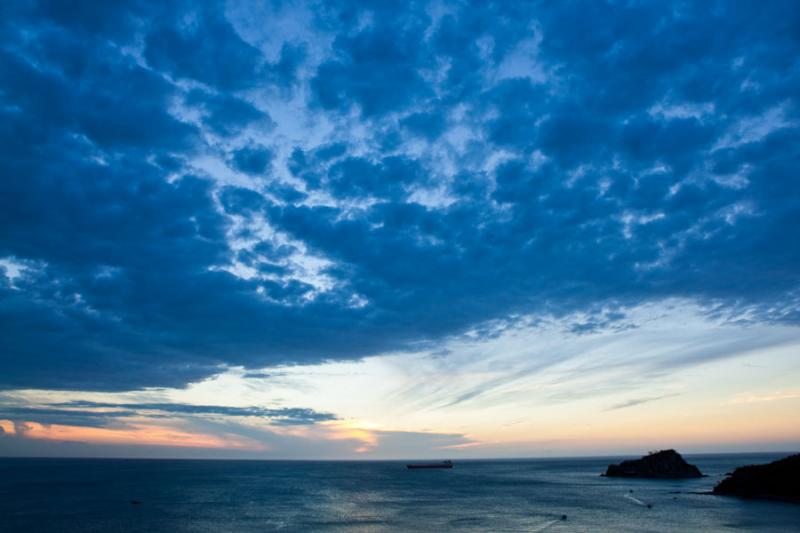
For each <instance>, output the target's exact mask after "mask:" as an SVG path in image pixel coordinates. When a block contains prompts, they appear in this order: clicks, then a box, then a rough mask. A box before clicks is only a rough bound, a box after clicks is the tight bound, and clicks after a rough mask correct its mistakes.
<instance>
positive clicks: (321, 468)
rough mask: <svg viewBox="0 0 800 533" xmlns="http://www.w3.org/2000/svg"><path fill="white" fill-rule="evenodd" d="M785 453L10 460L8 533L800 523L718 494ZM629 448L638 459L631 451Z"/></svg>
mask: <svg viewBox="0 0 800 533" xmlns="http://www.w3.org/2000/svg"><path fill="white" fill-rule="evenodd" d="M783 455H785V454H766V455H764V454H759V455H687V456H685V457H686V459H687V460H689V462H691V463H694V464H696V465H697V466H698V467H700V469H701V470H702V471H703V472H704V473H705V474H707V477H704V478H701V479H693V480H679V481H672V480H660V481H651V480H638V479H619V478H606V477H601V476H600V474H601V473H602V472H603V471H604V470H605V468H606V466H607V465H608V464H609V463H611V462H618V461H620V460H622V459H625V458H623V457H605V458H591V459H585V458H581V459H525V460H522V459H520V460H475V461H467V460H464V461H455V467H454V468H453V469H452V470H408V469H406V467H405V462H402V461H201V460H138V459H0V531H2V532H3V533H5V532H17V531H19V532H24V533H35V532H40V531H41V532H95V531H96V532H103V533H113V532H124V533H128V532H160V531H165V532H169V533H178V532H184V531H186V532H189V531H191V532H214V533H219V532H228V531H230V532H238V531H245V532H250V531H253V532H256V531H258V532H264V531H347V532H367V531H435V532H441V531H481V532H484V531H493V532H494V531H547V532H553V533H555V532H567V531H576V532H578V531H579V532H593V533H596V532H625V531H631V532H654V533H669V532H681V533H683V532H703V531H710V532H717V531H720V532H725V531H737V532H738V531H753V532H759V533H765V532H773V531H774V532H778V531H780V532H785V531H791V532H800V505H796V504H790V503H781V502H770V501H753V500H742V499H738V498H732V497H723V496H713V495H710V494H708V492H709V491H710V490H711V488H712V487H713V486H714V484H716V483H717V482H718V481H719V480H720V479H722V478H723V477H724V475H725V473H726V472H730V471H732V470H733V469H734V468H736V467H737V466H742V465H745V464H755V463H766V462H769V461H772V460H775V459H778V458H780V457H782V456H783ZM626 458H629V457H626Z"/></svg>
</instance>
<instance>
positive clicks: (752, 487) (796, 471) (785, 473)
mask: <svg viewBox="0 0 800 533" xmlns="http://www.w3.org/2000/svg"><path fill="white" fill-rule="evenodd" d="M714 494H722V495H725V496H739V497H740V498H760V499H768V500H781V501H788V502H794V503H800V454H795V455H790V456H789V457H784V458H783V459H779V460H777V461H773V462H771V463H768V464H765V465H749V466H740V467H739V468H737V469H736V470H734V471H733V473H731V474H729V475H728V477H727V478H725V479H723V480H722V481H720V482H719V483H718V484H717V486H716V487H714Z"/></svg>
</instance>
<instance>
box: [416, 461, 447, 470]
mask: <svg viewBox="0 0 800 533" xmlns="http://www.w3.org/2000/svg"><path fill="white" fill-rule="evenodd" d="M406 468H411V469H414V468H453V462H452V461H442V462H441V463H411V464H407V465H406Z"/></svg>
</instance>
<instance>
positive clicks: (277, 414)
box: [0, 400, 337, 427]
mask: <svg viewBox="0 0 800 533" xmlns="http://www.w3.org/2000/svg"><path fill="white" fill-rule="evenodd" d="M206 415H208V416H219V417H223V418H241V417H253V418H263V419H266V420H268V421H269V423H270V424H272V425H275V426H301V425H310V424H316V423H318V422H329V421H333V420H337V417H336V416H335V415H333V414H331V413H321V412H317V411H314V410H313V409H306V408H296V407H280V408H264V407H227V406H220V405H194V404H181V403H107V402H91V401H81V400H74V401H69V402H61V403H52V404H49V405H48V406H46V407H27V406H15V405H6V406H0V419H5V420H14V421H29V422H36V423H39V424H59V425H73V426H82V427H108V426H116V425H120V424H122V423H124V419H126V418H132V417H148V416H155V417H164V416H176V417H193V416H206Z"/></svg>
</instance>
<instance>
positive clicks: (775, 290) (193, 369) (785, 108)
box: [0, 0, 800, 459]
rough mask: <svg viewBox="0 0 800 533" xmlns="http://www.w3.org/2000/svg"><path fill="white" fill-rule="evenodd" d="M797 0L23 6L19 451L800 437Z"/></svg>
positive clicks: (634, 444)
mask: <svg viewBox="0 0 800 533" xmlns="http://www.w3.org/2000/svg"><path fill="white" fill-rule="evenodd" d="M799 95H800V7H798V5H797V3H796V2H791V1H786V2H782V1H774V2H766V3H765V2H756V1H752V2H750V1H741V2H713V1H709V2H633V1H631V2H628V1H625V2H622V1H619V2H616V1H615V2H600V1H598V2H567V1H565V2H524V1H519V2H499V3H490V2H465V1H433V2H415V1H410V2H393V1H386V2H353V1H341V2H325V1H308V2H303V1H289V0H286V1H284V0H273V1H268V0H265V1H248V0H242V1H229V2H213V1H209V2H189V1H186V2H181V1H177V2H169V3H165V2H157V1H152V0H130V1H118V2H100V3H98V2H93V1H88V0H87V1H76V2H70V3H66V2H60V1H57V0H38V1H35V0H31V1H29V2H5V3H3V4H2V6H0V115H2V117H0V456H21V455H28V456H79V457H178V458H181V457H185V458H248V459H253V458H266V459H351V458H359V459H387V458H453V459H457V458H462V457H529V456H532V457H544V456H577V455H609V454H640V453H643V452H646V451H648V450H653V449H660V448H668V447H675V448H678V449H679V450H680V451H685V452H738V451H767V450H769V451H793V450H794V451H796V450H798V449H800V238H798V233H797V232H798V229H797V228H798V227H800V176H798V168H800V107H799V105H800V101H799V98H798V96H799Z"/></svg>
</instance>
